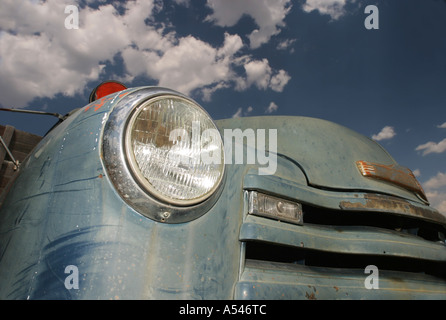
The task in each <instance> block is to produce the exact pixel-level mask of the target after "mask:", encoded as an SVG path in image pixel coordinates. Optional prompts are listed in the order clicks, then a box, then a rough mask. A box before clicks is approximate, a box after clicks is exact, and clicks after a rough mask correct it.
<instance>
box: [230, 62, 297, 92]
mask: <svg viewBox="0 0 446 320" xmlns="http://www.w3.org/2000/svg"><path fill="white" fill-rule="evenodd" d="M243 66H244V69H245V73H246V77H244V78H242V77H238V78H237V79H236V82H237V86H236V89H238V90H240V91H242V90H245V89H247V88H249V87H250V86H252V85H255V86H256V87H257V88H258V89H262V90H266V89H272V90H274V91H277V92H281V91H282V90H283V88H284V87H285V86H286V84H287V83H288V81H289V80H290V79H291V77H290V76H289V75H288V73H287V72H286V71H285V70H279V71H278V72H274V71H273V70H272V69H271V67H270V65H269V62H268V60H267V59H262V60H247V61H245V62H244V63H243Z"/></svg>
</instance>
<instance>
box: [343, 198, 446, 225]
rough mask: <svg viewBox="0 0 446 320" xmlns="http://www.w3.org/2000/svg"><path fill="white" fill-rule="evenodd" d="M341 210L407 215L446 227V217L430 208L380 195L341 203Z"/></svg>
mask: <svg viewBox="0 0 446 320" xmlns="http://www.w3.org/2000/svg"><path fill="white" fill-rule="evenodd" d="M340 208H341V209H343V210H352V211H378V212H380V211H381V212H390V213H395V214H399V215H407V216H412V217H416V218H420V219H422V220H426V221H431V222H437V223H440V224H442V225H443V226H446V216H444V215H443V214H441V213H439V212H438V211H436V210H433V209H432V208H430V207H426V206H420V205H415V204H413V203H410V202H409V201H407V200H404V199H399V198H395V197H390V196H386V195H379V194H365V195H364V197H363V198H362V199H355V200H352V201H341V202H340Z"/></svg>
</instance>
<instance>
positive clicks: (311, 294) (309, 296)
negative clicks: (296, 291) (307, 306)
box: [305, 292, 317, 300]
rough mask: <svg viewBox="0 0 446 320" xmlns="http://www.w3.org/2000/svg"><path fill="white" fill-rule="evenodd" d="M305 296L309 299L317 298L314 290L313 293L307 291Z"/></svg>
mask: <svg viewBox="0 0 446 320" xmlns="http://www.w3.org/2000/svg"><path fill="white" fill-rule="evenodd" d="M305 298H307V299H308V300H317V298H316V296H315V295H314V292H312V293H308V292H305Z"/></svg>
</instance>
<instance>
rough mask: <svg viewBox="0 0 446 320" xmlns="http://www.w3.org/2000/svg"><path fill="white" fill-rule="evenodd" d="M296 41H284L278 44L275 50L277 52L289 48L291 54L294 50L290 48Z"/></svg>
mask: <svg viewBox="0 0 446 320" xmlns="http://www.w3.org/2000/svg"><path fill="white" fill-rule="evenodd" d="M296 41H297V39H285V40H283V41H281V42H279V44H278V45H277V47H276V49H277V50H287V49H288V48H291V49H290V53H293V52H294V49H293V48H292V46H293V44H294V43H295V42H296Z"/></svg>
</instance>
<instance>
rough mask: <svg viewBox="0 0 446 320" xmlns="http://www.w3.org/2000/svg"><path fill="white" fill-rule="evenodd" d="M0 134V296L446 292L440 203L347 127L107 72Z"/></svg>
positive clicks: (402, 295)
mask: <svg viewBox="0 0 446 320" xmlns="http://www.w3.org/2000/svg"><path fill="white" fill-rule="evenodd" d="M0 133H1V134H2V136H3V138H2V141H3V142H2V145H1V146H0V151H1V154H0V155H1V156H2V158H1V159H0V160H2V171H1V174H2V176H3V180H2V194H1V198H0V299H191V300H195V299H446V243H445V234H446V217H445V216H444V215H442V214H440V213H439V212H438V211H436V210H435V209H433V208H432V207H430V206H429V203H428V199H427V198H426V195H425V194H424V192H423V189H422V188H421V186H420V184H419V183H418V181H417V179H416V178H415V177H414V175H413V174H412V172H411V171H410V170H409V169H407V168H405V167H403V166H401V165H399V164H398V163H396V162H395V160H394V159H393V158H392V157H391V156H390V155H389V154H388V153H387V152H386V151H385V150H384V149H383V148H382V147H381V146H380V145H379V144H378V143H376V142H375V141H373V140H371V139H369V138H367V137H365V136H363V135H360V134H358V133H356V132H354V131H352V130H349V129H347V128H345V127H343V126H340V125H337V124H334V123H332V122H329V121H325V120H320V119H313V118H305V117H290V116H286V117H285V116H264V117H243V118H234V119H224V120H218V121H214V120H212V119H211V117H210V116H209V115H208V113H207V112H206V111H205V110H204V109H203V108H202V107H201V106H200V105H198V104H197V103H196V102H195V101H194V100H192V99H190V98H188V97H187V96H185V95H183V94H181V93H178V92H176V91H173V90H170V89H166V88H160V87H137V88H126V87H124V86H123V87H120V85H119V84H117V83H113V82H107V83H104V84H102V85H101V86H98V87H97V88H96V89H95V90H94V92H92V95H91V97H90V103H89V104H88V105H86V106H85V107H82V108H80V109H77V110H74V111H73V112H72V113H70V114H69V115H67V116H65V117H63V118H61V120H60V121H59V123H58V124H57V125H56V126H55V127H54V128H52V129H51V130H50V131H49V132H48V133H47V134H46V135H45V136H44V137H43V138H40V137H35V136H32V137H31V136H30V135H27V134H26V133H23V132H18V131H17V130H16V131H15V132H14V130H13V128H12V127H2V128H1V130H0ZM20 136H22V137H23V138H22V139H21V138H20ZM6 140H7V141H6ZM23 140H25V141H28V143H23ZM21 141H22V142H21ZM34 145H35V147H34ZM31 149H32V150H31Z"/></svg>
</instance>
